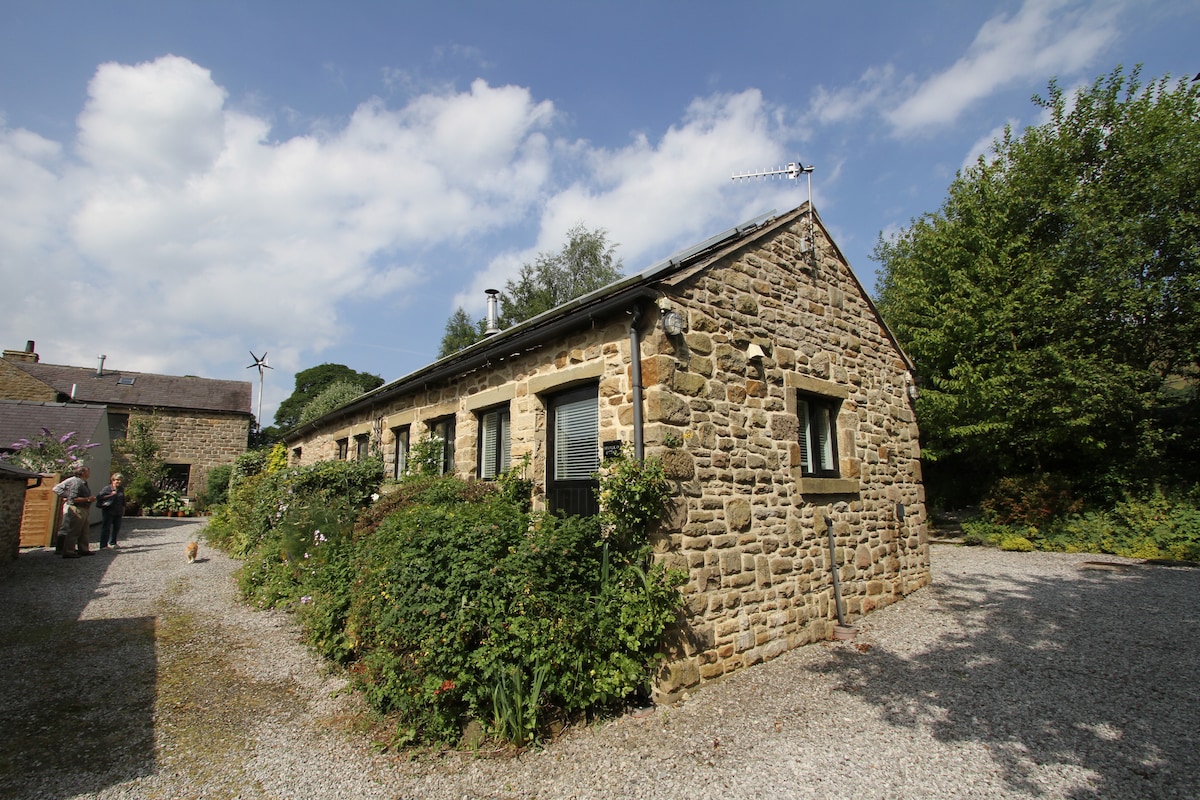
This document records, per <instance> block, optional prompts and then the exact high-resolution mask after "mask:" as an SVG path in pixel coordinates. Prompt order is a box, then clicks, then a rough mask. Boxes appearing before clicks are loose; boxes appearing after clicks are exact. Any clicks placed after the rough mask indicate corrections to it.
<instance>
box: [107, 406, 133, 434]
mask: <svg viewBox="0 0 1200 800" xmlns="http://www.w3.org/2000/svg"><path fill="white" fill-rule="evenodd" d="M128 434H129V415H128V414H119V413H117V412H115V411H109V412H108V438H109V440H111V441H114V442H115V441H118V440H120V439H124V438H126V437H127V436H128Z"/></svg>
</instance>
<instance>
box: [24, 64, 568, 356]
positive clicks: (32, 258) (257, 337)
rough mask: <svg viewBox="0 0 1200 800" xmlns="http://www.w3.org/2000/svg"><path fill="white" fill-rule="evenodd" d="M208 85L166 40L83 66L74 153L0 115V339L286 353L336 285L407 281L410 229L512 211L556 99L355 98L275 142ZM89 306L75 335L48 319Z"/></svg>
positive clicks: (536, 181) (351, 295)
mask: <svg viewBox="0 0 1200 800" xmlns="http://www.w3.org/2000/svg"><path fill="white" fill-rule="evenodd" d="M226 101H227V93H226V92H225V90H224V89H223V88H222V87H220V86H218V85H217V84H216V83H214V81H213V79H212V75H211V73H210V72H209V71H208V70H206V69H203V68H202V67H200V66H198V65H196V64H194V63H192V62H190V61H187V60H186V59H182V58H178V57H175V56H167V57H163V58H160V59H157V60H155V61H151V62H147V63H142V64H137V65H122V64H104V65H102V66H100V67H99V68H98V69H97V71H96V74H95V77H94V78H93V80H92V81H91V84H90V85H89V88H88V100H87V104H86V106H85V108H84V109H83V111H82V113H81V114H80V115H79V119H78V125H79V129H78V135H77V139H76V142H75V150H76V151H77V153H78V158H77V159H72V158H69V157H66V156H64V148H63V145H62V144H61V143H58V142H53V141H50V140H48V139H45V138H42V137H40V136H37V135H36V134H33V133H31V132H29V131H26V130H21V129H16V130H10V129H7V128H4V127H0V201H2V202H3V204H4V206H5V207H6V209H8V211H6V213H5V215H4V217H3V219H0V268H2V269H3V274H4V276H5V283H6V286H7V287H11V288H15V289H17V291H18V292H19V294H18V295H17V296H20V297H22V298H23V300H24V302H23V303H21V304H20V308H21V311H19V312H18V313H17V314H15V315H13V316H11V317H9V318H7V319H6V320H4V321H3V322H2V323H0V331H2V332H3V335H4V337H5V341H6V342H12V341H20V342H23V341H24V340H25V339H27V338H36V339H37V340H38V342H39V350H41V351H43V352H44V353H47V354H49V353H53V361H54V362H55V363H83V364H88V363H91V362H92V360H94V358H95V353H94V352H93V351H94V350H95V349H96V348H97V347H103V348H104V349H105V350H106V351H107V354H108V355H109V357H110V359H111V360H110V363H112V364H114V365H119V367H120V368H125V369H140V370H151V371H157V370H171V371H177V372H186V373H193V374H196V373H199V374H213V372H214V370H215V369H217V368H218V367H217V365H218V364H221V362H223V361H225V360H227V359H228V358H229V354H230V353H231V352H239V351H241V350H244V349H246V347H245V343H246V342H250V343H254V344H255V346H256V347H264V346H265V347H266V348H267V349H269V350H270V351H271V352H272V363H273V364H275V365H278V366H279V367H280V368H284V369H286V368H293V369H294V368H296V367H298V366H301V364H300V359H305V358H307V359H310V360H311V359H312V358H313V357H314V355H315V354H316V353H319V352H320V351H321V349H322V348H324V347H327V346H329V345H330V344H332V343H334V342H335V341H337V340H338V338H339V337H340V336H341V335H342V334H343V332H344V330H345V329H346V327H347V321H346V320H344V319H342V318H341V316H340V311H339V307H340V306H341V305H342V304H343V303H344V302H346V301H351V300H355V299H362V298H365V297H370V298H376V299H382V298H383V297H385V296H386V295H388V294H389V293H393V294H396V293H401V294H402V293H403V292H405V291H407V290H410V289H412V288H413V287H414V286H416V285H418V284H420V282H421V281H422V280H423V274H424V273H425V272H426V271H428V268H427V267H426V266H425V265H424V264H423V263H422V252H423V251H424V249H425V248H428V247H431V246H436V245H439V244H444V243H447V242H454V241H458V240H461V239H462V238H464V237H470V236H472V235H473V234H474V233H478V232H479V231H484V230H488V229H489V228H493V227H496V226H502V225H506V224H512V223H513V222H514V221H519V220H521V219H523V218H525V217H527V216H528V214H529V213H530V209H531V208H532V207H534V206H535V204H536V202H537V199H538V198H539V196H540V195H541V193H542V191H543V188H544V184H545V183H546V181H547V179H548V176H549V174H550V161H551V158H552V152H551V150H552V148H551V145H550V143H549V142H548V140H547V138H546V135H545V133H544V131H545V130H546V129H548V128H549V127H551V126H552V125H553V124H554V121H555V110H554V108H553V105H552V104H551V103H549V102H535V101H534V100H533V99H532V98H531V96H530V93H529V92H528V91H527V90H526V89H523V88H518V87H511V86H501V87H492V86H489V85H488V84H487V83H485V82H484V81H476V82H475V83H473V84H472V85H471V87H470V89H469V90H467V91H463V92H457V93H455V92H445V93H440V94H425V95H421V96H419V97H416V98H414V99H413V100H412V101H411V102H410V103H408V104H407V105H405V106H403V107H401V108H389V107H387V106H386V105H385V104H384V103H383V102H382V101H380V100H376V99H372V100H369V101H367V102H364V103H363V104H361V105H360V106H359V107H358V108H357V109H356V110H355V112H354V113H353V115H352V116H351V117H350V119H349V120H348V121H346V122H344V123H342V124H341V126H340V127H330V126H326V127H325V128H324V129H323V130H322V131H321V132H319V133H314V134H311V135H307V136H297V137H294V138H291V139H287V140H285V141H280V142H272V141H271V140H270V133H271V127H270V124H269V122H268V121H267V119H266V118H264V117H260V116H255V115H251V114H246V113H241V112H238V111H235V110H233V109H231V108H230V107H229V106H228V105H227V102H226ZM46 268H50V270H51V272H50V274H52V275H53V276H54V280H53V281H47V280H46V279H45V276H46V274H47V273H46ZM47 287H52V288H47ZM109 300H111V302H109ZM412 301H413V298H411V297H410V298H408V299H407V300H406V301H405V302H412ZM98 315H99V316H100V317H101V318H102V319H101V321H99V324H98V325H97V327H96V328H95V329H94V330H92V331H91V332H89V335H88V337H87V339H86V340H85V341H83V342H80V341H79V339H80V338H81V337H80V331H77V330H71V327H72V326H70V325H63V324H61V322H62V320H69V319H77V320H81V321H83V320H90V319H92V318H94V317H97V316H98ZM85 324H86V323H85ZM93 342H96V343H93ZM6 346H8V345H6Z"/></svg>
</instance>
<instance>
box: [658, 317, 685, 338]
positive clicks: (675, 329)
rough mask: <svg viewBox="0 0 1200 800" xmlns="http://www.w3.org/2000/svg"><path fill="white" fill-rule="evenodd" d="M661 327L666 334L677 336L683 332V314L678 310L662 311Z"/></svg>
mask: <svg viewBox="0 0 1200 800" xmlns="http://www.w3.org/2000/svg"><path fill="white" fill-rule="evenodd" d="M662 329H663V333H665V334H666V335H667V336H678V335H679V334H681V333H683V315H682V314H680V313H679V312H678V311H664V312H663V315H662Z"/></svg>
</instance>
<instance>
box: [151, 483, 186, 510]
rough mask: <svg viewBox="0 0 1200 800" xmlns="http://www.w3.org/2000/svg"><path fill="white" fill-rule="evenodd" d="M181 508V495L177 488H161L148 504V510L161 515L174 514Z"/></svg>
mask: <svg viewBox="0 0 1200 800" xmlns="http://www.w3.org/2000/svg"><path fill="white" fill-rule="evenodd" d="M182 509H183V495H182V494H180V493H179V491H178V490H177V489H163V490H162V491H160V492H159V493H158V498H157V499H155V501H154V503H153V504H152V505H151V506H150V510H151V511H153V512H155V513H156V514H160V515H162V516H174V515H176V514H178V512H180V511H181V510H182Z"/></svg>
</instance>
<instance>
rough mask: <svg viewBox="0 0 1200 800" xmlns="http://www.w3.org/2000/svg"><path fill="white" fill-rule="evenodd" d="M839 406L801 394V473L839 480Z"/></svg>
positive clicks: (798, 408)
mask: <svg viewBox="0 0 1200 800" xmlns="http://www.w3.org/2000/svg"><path fill="white" fill-rule="evenodd" d="M838 405H839V402H838V401H836V400H834V399H832V398H828V397H819V396H815V395H804V394H801V395H799V396H798V397H797V398H796V413H797V416H798V417H799V418H800V472H801V474H802V475H806V476H812V477H815V478H837V477H839V473H838V454H837V414H838Z"/></svg>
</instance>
